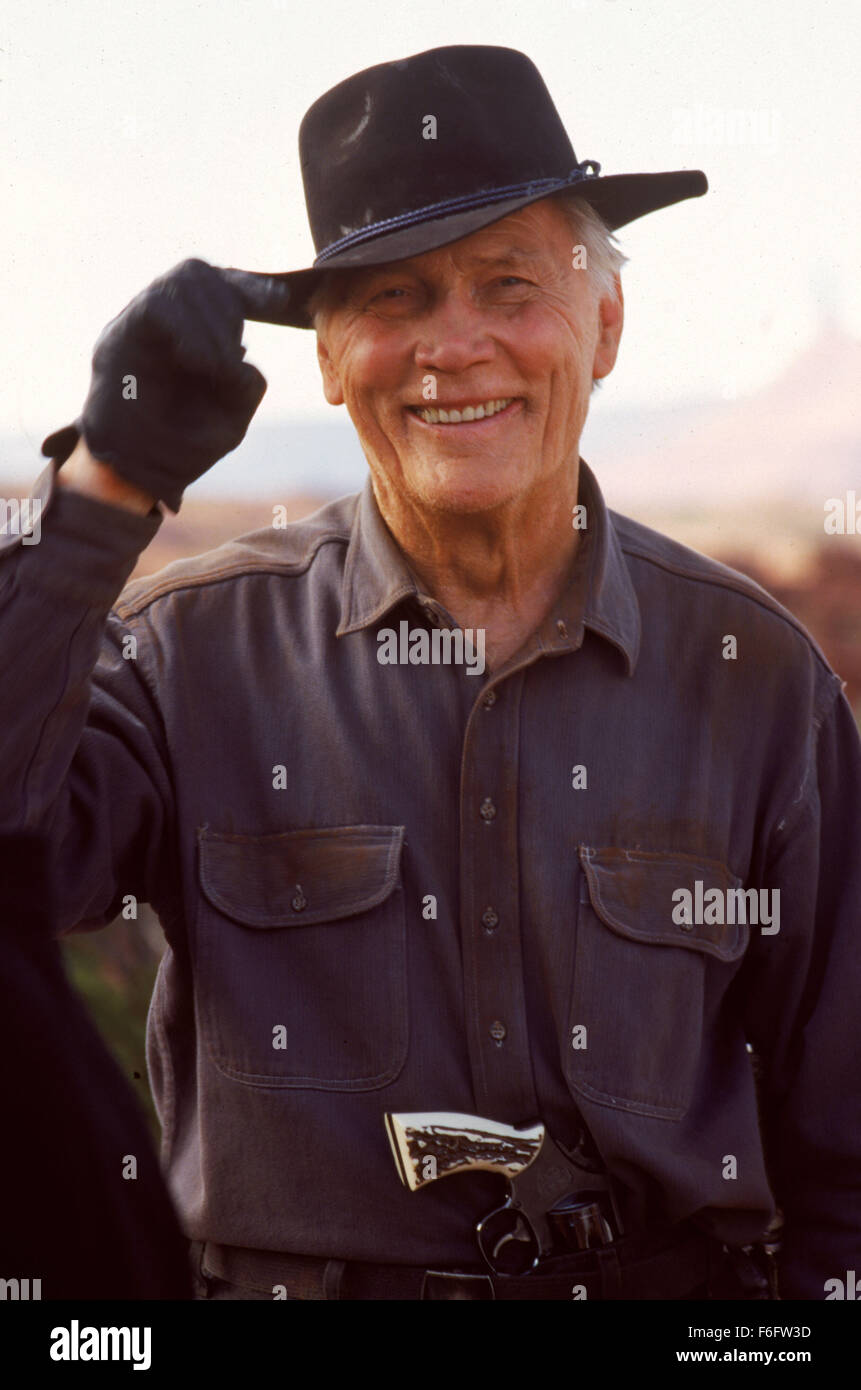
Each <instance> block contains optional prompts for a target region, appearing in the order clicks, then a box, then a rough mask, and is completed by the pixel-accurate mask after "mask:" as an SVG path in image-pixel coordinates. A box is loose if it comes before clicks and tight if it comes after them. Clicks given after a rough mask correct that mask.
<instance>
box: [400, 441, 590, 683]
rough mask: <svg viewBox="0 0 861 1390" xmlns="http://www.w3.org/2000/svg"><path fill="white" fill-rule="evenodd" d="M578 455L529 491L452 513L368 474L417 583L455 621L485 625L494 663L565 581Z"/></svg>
mask: <svg viewBox="0 0 861 1390" xmlns="http://www.w3.org/2000/svg"><path fill="white" fill-rule="evenodd" d="M578 482H579V464H578V462H577V460H576V455H575V461H574V463H573V465H571V464H569V465H568V466H567V468H566V469H565V471H564V472H562V473H561V474H554V475H553V476H552V477H550V478H548V479H546V480H542V482H541V483H540V484H539V485H538V486H537V487H536V488H535V489H534V490H533V491H531V492H530V493H529V494H528V495H527V496H524V497H518V498H516V499H514V500H513V501H511V502H509V503H505V504H503V505H501V506H499V507H497V508H494V509H492V510H489V511H482V512H479V513H453V512H446V511H441V510H440V509H438V508H430V507H425V506H422V505H421V504H420V503H418V502H417V501H416V500H415V499H413V498H404V496H403V495H402V494H394V493H393V492H392V490H391V489H390V488H387V487H386V486H385V484H384V483H383V482H381V480H380V479H379V478H378V477H377V476H374V477H373V483H374V494H375V496H376V499H377V504H378V506H379V508H380V512H381V514H382V516H383V519H384V521H385V522H386V525H387V526H388V527H389V530H390V531H391V532H392V534H393V536H394V537H395V540H396V541H397V542H398V545H399V546H400V548H401V550H402V551H403V552H404V555H405V556H406V558H407V561H408V563H409V565H410V567H411V569H412V571H413V574H414V575H415V578H416V580H417V581H418V583H419V585H420V586H421V587H422V589H423V590H424V591H425V592H426V593H428V594H429V595H430V596H431V597H432V598H435V599H436V600H437V601H438V602H439V603H441V604H443V606H444V607H445V608H447V609H448V611H449V612H450V613H451V615H452V617H453V618H454V619H455V620H456V621H457V623H458V624H459V625H460V626H461V627H471V628H483V629H484V630H485V634H486V637H485V642H486V652H487V660H488V663H489V665H490V666H491V667H493V668H495V669H496V668H498V667H499V666H500V665H501V664H502V662H503V661H506V660H507V659H508V657H509V656H512V655H513V654H514V652H516V651H517V650H518V649H519V648H520V647H521V646H522V645H523V643H524V642H525V641H526V639H527V638H528V637H529V636H530V635H531V633H532V632H534V631H535V629H536V628H537V627H538V626H540V624H541V622H542V621H543V620H544V618H546V616H547V614H548V613H549V611H550V609H551V608H552V607H553V605H554V603H555V602H556V600H557V599H558V598H559V596H560V594H561V593H562V592H563V591H564V589H565V588H566V586H567V583H568V580H569V576H570V571H571V566H572V563H573V560H574V556H575V554H576V552H577V545H578V540H579V537H580V535H581V532H580V531H579V530H576V529H575V528H574V526H573V508H574V507H575V506H576V503H577V489H578Z"/></svg>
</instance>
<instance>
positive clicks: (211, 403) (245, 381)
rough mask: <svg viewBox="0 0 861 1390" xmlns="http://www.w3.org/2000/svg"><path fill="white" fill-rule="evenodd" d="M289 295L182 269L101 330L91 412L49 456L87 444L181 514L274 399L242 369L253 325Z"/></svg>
mask: <svg viewBox="0 0 861 1390" xmlns="http://www.w3.org/2000/svg"><path fill="white" fill-rule="evenodd" d="M289 293H290V291H289V289H288V286H287V285H286V284H285V283H284V282H283V281H281V280H279V279H278V277H277V276H271V275H258V274H255V273H253V272H250V271H241V270H224V269H219V268H218V267H216V266H212V265H209V264H208V263H207V262H206V261H201V260H187V261H182V262H181V263H180V264H179V265H177V266H174V268H173V270H169V271H168V272H167V274H166V275H162V276H160V278H159V279H158V280H154V281H153V283H152V284H151V285H150V286H149V287H148V288H147V289H145V290H144V291H143V292H142V293H141V294H139V295H137V296H136V297H135V298H134V299H133V300H132V301H131V303H130V304H128V305H126V307H125V309H123V311H122V313H121V314H119V315H118V316H117V317H116V318H115V319H112V320H111V322H110V323H109V324H108V325H107V327H106V328H105V329H104V330H103V331H102V333H101V334H100V336H99V338H98V341H97V342H96V346H95V349H94V351H93V374H92V379H91V382H90V390H89V394H88V396H87V399H86V401H85V402H84V408H83V411H82V412H81V415H80V416H79V418H78V419H77V420H76V421H75V423H74V425H67V426H66V427H65V428H64V429H61V430H57V431H56V432H55V433H54V434H51V435H49V436H48V438H47V439H46V440H45V441H44V443H43V445H42V453H43V454H44V455H45V456H46V457H47V458H56V459H59V460H60V461H65V460H66V459H67V458H68V457H69V454H70V453H71V452H72V450H73V449H74V448H75V445H76V444H77V442H78V440H79V438H80V436H81V435H83V437H84V440H85V442H86V444H87V448H88V449H89V451H90V453H91V454H92V455H93V457H94V458H96V459H99V460H100V461H102V462H104V463H109V464H110V465H111V466H112V467H113V468H114V469H115V470H116V472H117V473H119V474H120V476H121V477H123V478H125V479H126V481H127V482H129V483H132V484H133V485H134V486H135V487H139V488H140V489H141V490H142V491H144V492H148V493H150V494H151V495H152V496H153V497H156V498H158V499H160V500H162V501H164V502H166V503H167V505H168V506H169V507H170V508H171V509H172V510H173V511H175V512H176V511H179V507H180V502H181V499H182V494H183V491H184V489H185V488H186V487H187V486H188V484H189V483H191V482H193V481H194V480H195V478H199V477H200V475H201V474H202V473H205V472H206V470H207V469H208V468H211V467H212V465H213V464H214V463H215V462H216V461H217V460H218V459H220V458H222V457H223V455H224V454H229V453H230V451H231V450H232V449H235V448H237V446H238V445H239V444H241V442H242V440H243V439H244V438H245V433H246V430H247V429H248V426H249V424H250V423H251V418H252V416H253V415H254V412H255V411H256V409H257V407H258V405H259V404H260V402H261V400H262V399H263V395H264V393H265V391H266V380H265V378H264V377H263V375H262V374H261V373H260V372H259V371H258V370H257V368H256V367H252V366H251V364H250V363H248V362H243V360H242V359H243V357H244V356H245V349H244V347H243V346H242V329H243V321H244V319H245V318H252V317H258V318H261V319H263V320H264V321H267V322H270V323H277V322H278V321H279V318H278V310H279V307H280V308H281V309H283V308H285V307H286V304H287V300H288V297H289Z"/></svg>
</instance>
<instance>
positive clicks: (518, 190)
mask: <svg viewBox="0 0 861 1390" xmlns="http://www.w3.org/2000/svg"><path fill="white" fill-rule="evenodd" d="M600 172H601V165H600V164H598V163H597V161H596V160H594V159H584V160H583V163H582V164H577V165H575V167H574V168H573V169H572V170H571V172H570V174H568V175H566V177H565V178H564V179H554V178H546V179H532V180H530V181H529V182H528V183H510V184H506V186H505V187H504V188H494V189H491V190H485V191H483V192H481V193H467V194H464V195H463V196H462V197H460V198H446V199H444V200H443V201H442V202H441V203H427V204H426V205H425V207H423V208H416V209H415V210H414V211H413V212H402V213H398V215H397V217H385V218H383V219H382V220H381V221H380V222H372V223H371V224H370V226H368V227H361V228H360V229H359V230H358V231H356V232H349V233H348V234H347V236H342V237H339V238H338V240H337V241H333V242H331V243H330V244H329V245H328V246H327V247H326V249H325V250H324V251H321V252H320V254H319V255H318V256H317V258H316V260H315V261H314V265H315V267H316V266H319V265H321V264H322V263H323V262H324V261H326V260H328V259H329V257H330V256H334V255H336V254H337V253H338V252H339V251H343V250H345V249H346V248H347V247H350V246H356V245H357V244H358V243H360V242H362V241H371V240H372V239H373V238H374V237H377V236H380V235H381V234H382V233H383V232H388V231H391V230H393V229H394V228H396V227H409V226H410V225H411V224H412V223H415V222H427V221H430V220H432V218H433V217H434V216H436V215H439V214H442V213H447V212H468V211H469V209H470V208H478V207H487V206H489V205H490V204H491V203H500V202H503V201H504V200H505V199H506V198H518V197H520V195H521V194H526V195H528V194H531V193H536V192H540V191H541V190H542V189H543V188H546V189H548V190H549V189H551V188H552V189H553V190H554V191H556V190H559V189H562V188H567V187H569V186H570V185H572V184H576V183H581V182H583V180H585V179H594V178H597V177H598V175H599V173H600Z"/></svg>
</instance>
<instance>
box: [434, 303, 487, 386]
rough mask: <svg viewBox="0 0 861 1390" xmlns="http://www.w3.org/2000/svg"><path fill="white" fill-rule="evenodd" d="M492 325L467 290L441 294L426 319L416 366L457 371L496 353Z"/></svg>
mask: <svg viewBox="0 0 861 1390" xmlns="http://www.w3.org/2000/svg"><path fill="white" fill-rule="evenodd" d="M494 351H495V349H494V344H493V339H492V337H491V335H490V325H489V322H488V318H487V315H486V313H485V312H484V310H482V308H481V307H480V306H479V305H477V304H475V303H474V302H473V301H472V299H471V298H470V297H469V295H468V293H467V292H466V291H464V292H457V291H454V290H452V291H451V292H449V293H447V294H445V295H442V296H440V298H439V300H438V301H437V303H436V304H435V306H434V308H433V309H432V310H431V312H430V313H428V314H427V316H426V317H425V318H424V320H423V322H422V327H421V334H420V337H419V341H418V342H417V344H416V353H415V356H416V365H417V366H418V367H421V368H422V370H428V369H429V370H436V371H438V372H446V373H448V374H452V375H453V374H454V373H457V372H464V371H466V369H467V368H468V367H471V366H473V365H475V364H476V363H479V362H489V361H490V360H491V359H492V358H493V355H494Z"/></svg>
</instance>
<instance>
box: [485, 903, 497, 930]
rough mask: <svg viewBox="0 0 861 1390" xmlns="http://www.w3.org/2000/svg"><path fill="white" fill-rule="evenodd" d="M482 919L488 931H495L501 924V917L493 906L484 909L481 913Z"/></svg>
mask: <svg viewBox="0 0 861 1390" xmlns="http://www.w3.org/2000/svg"><path fill="white" fill-rule="evenodd" d="M481 920H482V922H483V923H484V926H485V930H486V931H493V930H494V928H495V927H498V926H499V917H498V915H497V914H496V913H495V912H494V910H493V908H492V907H486V908H485V909H484V911H483V912H482V914H481Z"/></svg>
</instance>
